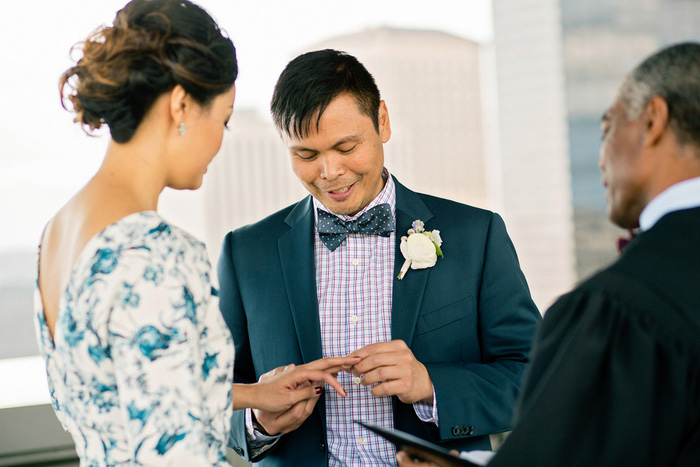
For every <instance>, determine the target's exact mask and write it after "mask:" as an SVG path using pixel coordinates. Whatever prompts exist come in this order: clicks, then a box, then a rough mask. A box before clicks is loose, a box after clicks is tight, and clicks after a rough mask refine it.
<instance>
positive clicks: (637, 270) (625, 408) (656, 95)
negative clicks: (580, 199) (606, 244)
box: [399, 43, 700, 467]
mask: <svg viewBox="0 0 700 467" xmlns="http://www.w3.org/2000/svg"><path fill="white" fill-rule="evenodd" d="M602 132H603V142H602V147H601V151H600V162H599V166H600V169H601V172H602V181H603V184H604V186H605V187H606V199H607V203H608V216H609V217H610V219H611V221H612V222H614V223H615V224H617V225H619V226H620V227H623V228H627V229H637V228H639V231H640V233H639V234H638V235H637V236H636V237H635V238H634V239H633V240H632V241H631V242H630V243H629V244H628V245H627V246H626V247H625V248H624V250H623V251H622V254H621V256H620V257H619V259H618V260H617V261H616V262H615V263H614V264H613V265H611V266H610V267H608V268H606V269H604V270H603V271H601V272H599V273H598V274H596V275H594V276H593V277H591V278H590V279H588V280H586V281H585V282H583V283H582V284H581V285H580V286H578V287H577V288H576V289H574V290H573V291H572V292H570V293H568V294H566V295H564V296H563V297H561V298H560V299H559V300H558V301H557V302H556V303H555V304H554V305H553V306H552V307H551V308H550V309H549V310H548V311H547V313H546V315H545V318H544V320H543V322H542V324H541V327H540V329H539V331H538V335H537V338H536V342H535V346H534V357H533V361H532V364H531V366H530V367H529V368H528V370H527V373H526V377H525V378H526V380H525V384H524V387H523V393H522V395H521V400H520V404H519V408H518V410H517V412H516V420H515V429H514V430H513V432H512V433H511V434H510V436H509V437H508V438H507V439H506V441H505V443H504V444H503V446H502V447H501V449H500V450H499V452H498V453H497V454H496V456H495V457H494V458H493V459H492V460H491V462H490V463H489V466H565V467H572V466H613V465H615V466H622V465H625V466H626V465H629V466H646V465H648V466H664V465H673V466H695V467H697V466H700V44H698V43H684V44H678V45H675V46H672V47H669V48H666V49H664V50H662V51H660V52H658V53H656V54H655V55H653V56H651V57H649V58H648V59H647V60H645V61H644V62H643V63H642V64H641V65H639V66H638V67H637V68H636V69H635V70H634V71H633V72H632V73H631V74H630V75H629V76H628V77H627V78H626V79H625V81H624V82H623V84H622V86H621V88H620V91H619V92H618V95H617V97H616V99H615V102H614V103H613V105H612V107H611V108H610V109H609V110H608V111H607V112H606V113H605V115H604V116H603V121H602ZM399 460H400V461H401V463H400V465H401V467H405V466H411V465H429V464H421V463H414V462H411V461H410V460H409V459H407V456H405V454H403V453H400V454H399Z"/></svg>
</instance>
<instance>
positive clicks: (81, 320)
mask: <svg viewBox="0 0 700 467" xmlns="http://www.w3.org/2000/svg"><path fill="white" fill-rule="evenodd" d="M214 281H215V278H214V276H213V275H212V274H211V265H210V264H209V260H208V258H207V254H206V250H205V248H204V245H203V244H202V243H200V242H199V241H197V240H195V239H194V238H193V237H191V236H190V235H188V234H187V233H185V232H184V231H182V230H180V229H178V228H176V227H174V226H172V225H170V224H168V223H167V222H165V221H164V220H163V219H162V218H161V217H159V216H158V214H156V213H155V212H153V211H147V212H141V213H136V214H132V215H130V216H127V217H125V218H123V219H121V220H119V221H117V222H116V223H114V224H111V225H110V226H108V227H107V228H106V229H104V230H103V231H102V232H101V233H99V234H98V235H97V236H95V237H94V238H93V239H91V240H90V242H88V244H87V245H86V246H85V249H84V250H83V251H82V253H81V254H80V256H79V257H78V259H77V261H76V264H75V268H74V270H73V273H72V276H71V278H70V280H69V283H68V285H67V287H66V289H65V291H64V295H63V297H62V298H61V302H60V304H59V311H58V316H57V322H56V327H55V330H54V334H55V335H54V336H53V338H52V336H51V333H50V330H49V328H48V327H47V325H46V321H45V318H44V312H43V308H42V301H41V296H40V293H39V290H38V287H37V289H36V297H35V298H36V299H35V303H36V323H37V332H38V336H39V342H40V348H41V351H42V354H43V356H44V358H45V361H46V366H47V374H48V380H49V388H50V392H51V399H52V404H53V408H54V410H55V411H56V414H57V416H58V418H59V420H60V421H61V423H62V424H63V426H64V428H65V429H66V430H67V431H69V432H70V433H71V435H72V437H73V440H74V441H75V444H76V450H77V452H78V454H79V456H80V459H81V465H85V466H102V465H125V464H126V465H188V466H195V465H207V466H212V465H228V464H227V463H226V460H225V454H226V437H227V435H228V430H229V424H230V416H231V410H232V405H231V400H232V399H231V398H232V384H233V342H232V339H231V335H230V333H229V330H228V327H227V326H226V324H225V323H224V321H223V318H222V317H221V314H220V312H219V307H218V303H219V300H218V296H217V289H216V284H215V283H214Z"/></svg>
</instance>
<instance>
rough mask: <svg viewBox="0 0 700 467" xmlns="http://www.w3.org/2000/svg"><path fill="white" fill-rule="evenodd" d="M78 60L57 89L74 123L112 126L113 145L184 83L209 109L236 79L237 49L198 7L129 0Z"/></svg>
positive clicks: (178, 1) (171, 0)
mask: <svg viewBox="0 0 700 467" xmlns="http://www.w3.org/2000/svg"><path fill="white" fill-rule="evenodd" d="M80 46H82V53H83V56H82V57H81V58H80V60H78V62H77V63H76V65H75V66H73V67H71V68H70V69H68V70H67V71H66V72H65V73H64V74H63V75H62V76H61V80H60V83H59V91H60V95H61V103H62V105H63V107H64V108H66V109H67V107H66V99H68V100H70V102H71V103H72V105H73V109H74V110H75V112H76V113H77V116H76V118H75V121H76V122H79V123H81V124H82V125H83V126H87V127H89V128H90V130H94V129H97V128H100V126H101V125H102V124H106V125H107V126H109V130H110V133H111V135H112V138H113V139H114V141H116V142H118V143H125V142H127V141H129V140H130V139H131V137H132V136H133V135H134V132H135V131H136V128H137V127H138V126H139V124H140V123H141V120H142V119H143V117H144V115H145V114H146V112H148V110H149V109H150V108H151V106H152V105H153V103H154V102H155V100H156V99H157V98H158V96H160V95H161V94H163V93H165V92H168V91H170V90H172V88H173V87H175V85H177V84H179V85H181V86H182V87H183V88H184V89H185V91H186V92H187V93H189V94H190V95H191V96H192V97H193V98H194V100H195V101H196V102H197V103H198V104H200V105H202V106H207V105H209V104H210V103H211V101H212V100H213V99H214V97H216V96H217V95H219V94H221V93H224V92H227V91H228V90H229V89H230V88H231V86H232V85H233V83H234V82H235V80H236V76H237V75H238V64H237V62H236V49H235V48H234V46H233V43H232V42H231V40H230V39H229V38H228V37H226V36H225V35H224V34H223V33H222V31H221V30H220V29H219V27H218V26H217V24H216V23H215V22H214V20H213V19H212V18H211V16H209V14H208V13H207V12H206V11H204V10H203V9H202V8H201V7H199V6H197V5H195V4H194V3H191V2H189V1H187V0H133V1H131V2H130V3H128V4H127V5H126V6H125V7H124V8H123V9H121V10H120V11H119V12H117V16H116V18H115V20H114V24H113V25H112V26H104V27H101V28H98V29H97V30H96V31H95V32H93V33H92V34H91V35H90V36H89V37H88V38H87V39H86V40H85V41H84V42H82V43H79V44H76V46H74V48H75V47H80Z"/></svg>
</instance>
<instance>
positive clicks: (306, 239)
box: [278, 196, 323, 363]
mask: <svg viewBox="0 0 700 467" xmlns="http://www.w3.org/2000/svg"><path fill="white" fill-rule="evenodd" d="M285 222H286V223H287V224H288V225H289V226H290V227H291V229H290V230H289V232H287V233H286V234H284V235H282V236H281V237H280V239H279V241H278V248H279V255H280V261H281V263H282V272H283V275H284V284H285V287H286V288H287V297H288V299H289V304H290V307H291V310H292V316H293V318H294V325H295V327H296V333H297V339H298V341H299V348H300V350H301V355H302V358H303V359H304V362H305V363H307V362H310V361H313V360H316V359H319V358H321V357H322V356H323V354H322V351H321V325H320V322H319V317H318V299H317V297H316V265H315V262H314V256H315V254H314V232H313V228H314V211H313V202H312V200H311V196H309V197H307V198H306V199H305V200H303V201H301V202H300V203H299V204H298V205H297V206H296V207H295V208H294V209H293V210H292V211H291V212H290V213H289V215H288V216H287V218H286V219H285Z"/></svg>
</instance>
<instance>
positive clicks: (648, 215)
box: [639, 177, 700, 231]
mask: <svg viewBox="0 0 700 467" xmlns="http://www.w3.org/2000/svg"><path fill="white" fill-rule="evenodd" d="M698 206H700V177H695V178H691V179H688V180H684V181H682V182H678V183H676V184H675V185H671V186H670V187H668V188H666V189H665V190H664V191H662V192H661V193H660V194H658V195H657V196H656V197H655V198H654V199H652V200H651V201H650V202H649V204H647V205H646V207H645V208H644V210H642V214H641V215H640V216H639V228H640V229H641V230H642V231H645V230H649V229H651V228H652V227H654V224H656V222H657V221H658V220H659V219H661V218H662V217H663V216H665V215H666V214H668V213H669V212H673V211H680V210H682V209H690V208H696V207H698Z"/></svg>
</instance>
